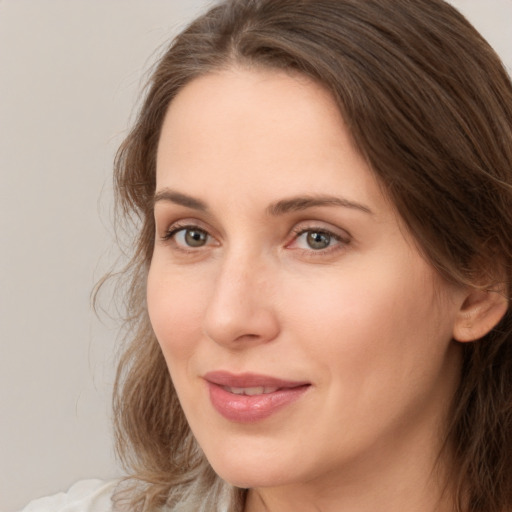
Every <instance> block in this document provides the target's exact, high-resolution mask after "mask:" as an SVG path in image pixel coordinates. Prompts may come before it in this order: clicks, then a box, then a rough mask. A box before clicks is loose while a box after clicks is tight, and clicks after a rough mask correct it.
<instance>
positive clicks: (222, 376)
mask: <svg viewBox="0 0 512 512" xmlns="http://www.w3.org/2000/svg"><path fill="white" fill-rule="evenodd" d="M203 378H204V379H205V380H206V381H208V382H210V383H212V384H217V385H218V386H226V387H233V388H252V387H260V386H262V387H275V388H296V387H299V386H306V385H309V384H310V382H307V381H297V380H285V379H280V378H277V377H271V376H269V375H260V374H257V373H239V374H234V373H230V372H227V371H212V372H208V373H206V374H205V375H204V376H203Z"/></svg>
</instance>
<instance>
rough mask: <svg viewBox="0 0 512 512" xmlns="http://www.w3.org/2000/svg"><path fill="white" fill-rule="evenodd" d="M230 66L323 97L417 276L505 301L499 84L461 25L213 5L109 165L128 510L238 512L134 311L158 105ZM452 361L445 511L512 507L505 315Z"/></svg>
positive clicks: (437, 14) (148, 251)
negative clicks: (118, 266) (391, 213)
mask: <svg viewBox="0 0 512 512" xmlns="http://www.w3.org/2000/svg"><path fill="white" fill-rule="evenodd" d="M233 65H245V66H263V67H267V68H275V69H285V70H293V71H294V72H299V73H303V74H305V75H307V76H309V77H311V78H313V79H314V80H316V81H318V82H320V83H321V84H323V85H324V86H325V87H327V88H328V90H329V91H330V92H331V93H332V95H333V97H334V98H335V99H336V101H337V103H338V105H339V108H340V111H341V113H342V115H343V118H344V120H345V122H346V124H347V126H348V127H349V130H350V132H351V134H352V136H353V139H354V141H355V143H356V145H357V147H358V149H359V150H360V151H361V153H362V154H363V155H365V156H366V158H367V159H368V161H369V162H370V165H371V166H372V169H373V171H374V172H375V174H376V176H377V177H378V178H379V180H380V182H381V183H382V185H383V187H384V189H385V190H386V192H387V194H388V195H389V197H390V198H391V200H392V201H393V203H394V204H395V206H396V208H397V210H398V212H399V213H400V215H401V217H402V218H403V220H404V221H405V223H406V224H407V226H408V227H409V229H410V231H411V233H412V234H413V235H414V237H415V239H416V240H417V242H418V245H419V247H420V249H421V250H422V251H423V252H424V254H425V255H426V257H427V258H428V260H429V261H430V262H431V264H432V265H433V266H434V267H435V268H436V269H437V270H438V271H439V272H440V273H441V274H442V275H443V276H444V277H445V278H447V279H450V280H452V281H454V282H458V283H464V284H468V283H473V284H475V283H478V284H479V285H482V286H489V287H492V286H494V285H496V281H497V280H499V281H500V283H501V287H502V289H503V288H505V289H507V290H508V288H509V284H510V282H511V272H512V85H511V83H510V79H509V77H508V75H507V73H506V71H505V70H504V68H503V66H502V64H501V62H500V60H499V58H498V57H497V55H496V54H495V53H494V51H493V50H492V49H491V48H490V46H489V45H488V44H487V43H486V42H485V40H484V39H483V38H482V37H481V36H480V35H479V34H478V32H477V31H476V30H475V29H474V28H473V27H472V26H471V25H470V24H469V23H468V22H467V21H466V20H465V19H464V17H463V16H462V15H461V14H460V13H458V12H457V11H456V10H455V9H454V8H453V7H451V6H450V5H448V4H447V3H445V2H443V1H442V0H227V1H224V2H222V3H220V4H219V5H217V6H215V7H213V8H212V9H210V11H209V12H208V13H207V14H205V15H204V16H202V17H200V18H198V19H197V20H196V21H194V22H193V23H192V24H191V25H190V26H189V27H188V28H187V29H186V30H185V31H183V33H181V34H180V35H179V36H178V37H177V38H176V39H175V40H174V41H173V42H172V43H171V46H170V47H169V49H168V50H167V51H166V53H165V54H164V55H163V57H162V58H161V59H160V61H159V62H158V64H157V66H156V68H155V70H154V72H153V74H152V76H151V79H150V82H149V84H148V91H147V96H146V99H145V102H144V103H143V105H142V108H141V110H140V114H139V116H138V119H137V121H136V123H135V126H134V128H133V130H132V131H131V133H130V134H129V136H128V137H127V138H126V140H125V141H124V143H123V144H122V146H121V148H120V149H119V152H118V155H117V158H116V163H115V185H116V193H117V200H118V206H119V207H120V209H121V213H122V214H123V215H124V216H126V217H128V218H131V219H136V221H137V222H138V224H137V229H138V234H137V237H136V240H135V250H134V254H133V258H132V259H131V262H130V264H129V265H128V267H127V268H126V269H125V275H126V276H127V277H128V281H129V294H128V298H127V306H128V315H129V319H128V323H127V334H128V338H129V339H128V341H129V344H128V346H127V347H126V350H125V352H124V354H123V356H122V358H121V360H120V364H119V369H118V375H117V382H116V388H115V394H114V418H115V423H116V433H117V443H118V451H119V453H120V455H121V457H122V460H123V461H124V462H125V464H126V466H128V467H129V468H131V471H132V474H133V476H134V478H135V479H136V480H137V481H139V482H144V485H142V487H141V488H136V487H131V488H130V492H131V498H130V500H131V510H138V511H150V510H154V509H156V508H157V507H158V506H160V505H162V504H164V503H167V504H168V505H171V506H172V505H176V504H180V503H181V504H188V505H189V506H190V507H191V508H190V510H202V509H205V510H206V509H207V510H217V508H216V507H217V505H214V504H218V503H220V501H221V500H222V499H225V500H228V501H230V503H231V510H241V507H242V506H243V504H242V503H243V495H244V494H243V491H242V490H239V489H238V490H236V489H235V490H231V491H229V489H228V486H227V485H226V484H224V483H223V482H222V481H220V479H219V478H218V477H217V476H216V475H215V474H214V472H213V470H212V469H211V467H210V466H209V464H208V463H207V461H206V460H205V457H204V455H203V454H202V452H201V449H200V448H199V446H197V443H196V442H195V440H194V438H193V436H192V434H191V432H190V430H189V428H188V425H187V422H186V420H185V418H184V415H183V412H182V410H181V408H180V405H179V403H178V399H177V397H176V393H175V391H174V389H173V385H172V383H171V380H170V377H169V374H168V370H167V367H166V364H165V361H164V358H163V356H162V354H161V351H160V348H159V346H158V343H157V341H156V339H155V336H154V334H153V332H152V329H151V325H150V323H149V320H148V316H147V313H146V307H145V278H146V272H147V269H148V267H149V264H150V261H151V256H152V248H153V238H154V230H155V227H154V220H153V195H154V192H155V157H156V150H157V144H158V140H159V135H160V129H161V126H162V122H163V119H164V116H165V113H166V110H167V107H168V105H169V103H170V102H171V101H172V99H173V98H174V97H175V96H176V94H177V93H178V92H179V91H180V90H181V89H182V88H183V87H184V86H185V85H186V84H187V83H189V82H190V81H191V80H193V79H194V78H195V77H198V76H200V75H204V74H205V73H208V72H209V71H211V70H218V69H222V68H227V67H230V66H233ZM484 279H485V282H484ZM463 350H464V361H463V369H462V378H461V382H460V386H459V389H458V392H457V394H456V396H455V397H454V401H453V413H452V418H453V421H452V424H451V425H450V427H449V429H448V434H447V443H449V445H450V448H452V449H453V451H454V453H455V459H456V465H457V466H456V470H457V475H459V476H458V483H457V496H456V508H457V509H458V510H462V509H464V510H466V511H468V512H478V511H485V512H503V511H504V510H506V509H507V508H511V507H512V315H511V312H510V309H509V310H508V311H507V313H506V315H505V317H504V318H503V320H502V321H501V322H500V324H499V325H498V326H497V327H496V328H495V329H493V331H492V332H490V333H489V334H488V335H487V336H485V337H484V338H483V339H482V340H479V341H478V342H475V343H466V344H464V348H463ZM229 492H232V494H229ZM223 493H224V494H223ZM226 493H227V494H226Z"/></svg>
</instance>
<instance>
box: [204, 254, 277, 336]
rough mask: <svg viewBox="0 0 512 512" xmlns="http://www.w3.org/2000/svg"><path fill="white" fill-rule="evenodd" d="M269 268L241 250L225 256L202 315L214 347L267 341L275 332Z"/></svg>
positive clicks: (275, 322)
mask: <svg viewBox="0 0 512 512" xmlns="http://www.w3.org/2000/svg"><path fill="white" fill-rule="evenodd" d="M272 272H273V268H272V265H271V264H270V262H266V261H265V260H264V259H263V258H262V257H261V255H259V254H258V253H255V252H250V251H247V250H244V249H243V248H239V249H236V248H233V249H231V250H229V251H227V252H226V255H225V256H224V258H223V260H222V263H221V265H220V266H219V271H218V274H217V276H216V280H215V287H214V290H213V293H212V296H211V297H210V300H209V303H208V308H207V311H206V315H205V319H204V322H205V325H204V330H205V333H206V334H207V336H208V337H210V338H211V339H212V340H214V341H215V342H217V343H220V344H224V345H230V344H233V343H234V344H236V345H240V344H241V343H242V342H246V343H247V342H248V341H251V342H252V343H258V342H266V341H271V340H272V339H274V338H275V336H277V333H278V331H279V327H278V322H277V316H276V311H274V308H273V295H274V294H273V293H272V288H273V285H272V283H273V279H272Z"/></svg>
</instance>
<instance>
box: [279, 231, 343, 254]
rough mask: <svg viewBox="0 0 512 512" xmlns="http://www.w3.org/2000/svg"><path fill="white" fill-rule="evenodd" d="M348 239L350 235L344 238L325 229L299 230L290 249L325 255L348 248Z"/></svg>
mask: <svg viewBox="0 0 512 512" xmlns="http://www.w3.org/2000/svg"><path fill="white" fill-rule="evenodd" d="M348 238H349V237H348V235H347V236H346V237H342V236H341V235H338V234H335V233H333V232H332V231H329V230H327V229H324V228H318V227H311V228H306V229H304V228H299V229H297V230H296V231H295V238H294V239H293V241H292V242H291V244H289V245H288V247H289V248H291V249H300V250H303V251H309V252H318V253H323V254H325V253H326V252H330V251H333V250H336V249H341V248H342V247H344V246H346V245H347V244H348V243H349V239H348Z"/></svg>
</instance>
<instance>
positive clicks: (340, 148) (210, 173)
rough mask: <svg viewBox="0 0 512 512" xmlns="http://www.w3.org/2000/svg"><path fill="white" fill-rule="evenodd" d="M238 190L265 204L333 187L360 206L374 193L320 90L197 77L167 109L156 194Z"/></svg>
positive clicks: (286, 77)
mask: <svg viewBox="0 0 512 512" xmlns="http://www.w3.org/2000/svg"><path fill="white" fill-rule="evenodd" d="M244 183H245V184H247V185H249V186H248V187H246V189H245V190H242V189H241V188H240V187H239V188H237V193H239V194H249V195H261V194H263V195H265V196H268V194H269V190H270V191H271V192H274V193H275V196H276V197H275V198H272V199H279V198H280V197H278V196H289V195H291V194H294V193H304V191H307V192H311V193H319V194H323V193H326V192H332V191H331V190H329V189H331V188H333V187H335V188H338V189H340V187H341V189H340V192H343V195H347V194H348V195H350V194H352V195H357V196H358V199H360V200H365V201H368V199H369V196H374V195H376V194H377V193H380V190H379V191H376V189H377V188H379V187H378V185H377V184H376V182H375V178H374V176H373V173H372V172H371V171H370V170H369V166H368V164H367V162H366V161H365V159H364V158H363V157H362V155H361V154H360V153H359V152H358V151H357V149H356V148H355V146H354V144H353V142H352V138H351V135H350V133H349V132H348V130H347V129H346V127H345V124H344V121H343V118H342V116H341V114H340V111H339V109H338V106H337V104H336V102H335V101H334V99H333V97H332V96H331V95H330V93H329V92H328V91H327V90H326V89H325V88H324V87H323V86H321V85H319V84H318V83H316V82H314V81H313V80H310V79H308V78H307V77H304V76H301V75H290V74H287V73H285V72H281V71H273V70H261V69H258V70H254V69H250V70H249V69H230V70H225V71H221V72H216V73H211V74H208V75H204V76H202V77H200V78H197V79H195V80H194V81H192V82H191V83H189V84H188V85H187V86H186V87H184V88H183V89H182V90H181V91H180V92H179V94H178V95H177V96H176V98H175V99H174V100H173V101H172V103H171V104H170V106H169V109H168V112H167V114H166V117H165V121H164V125H163V127H162V132H161V137H160V141H159V147H158V155H157V188H158V187H171V188H180V189H181V188H183V187H184V188H187V189H189V188H190V189H192V190H190V191H193V192H194V194H196V195H197V194H198V195H199V196H201V195H212V194H214V193H215V192H216V191H222V190H226V189H232V190H234V188H235V185H237V184H238V185H240V184H244ZM269 187H271V188H270V189H269ZM295 189H296V190H295ZM187 191H188V190H187ZM364 196H367V197H364Z"/></svg>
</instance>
